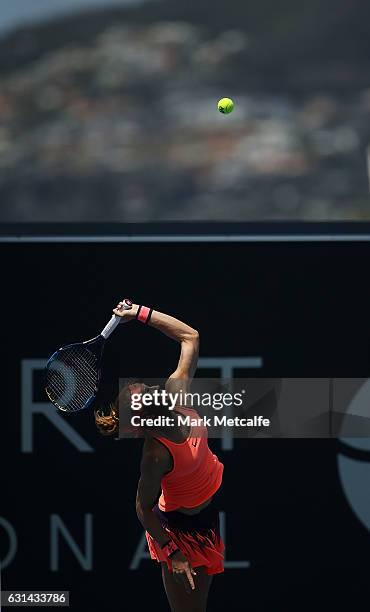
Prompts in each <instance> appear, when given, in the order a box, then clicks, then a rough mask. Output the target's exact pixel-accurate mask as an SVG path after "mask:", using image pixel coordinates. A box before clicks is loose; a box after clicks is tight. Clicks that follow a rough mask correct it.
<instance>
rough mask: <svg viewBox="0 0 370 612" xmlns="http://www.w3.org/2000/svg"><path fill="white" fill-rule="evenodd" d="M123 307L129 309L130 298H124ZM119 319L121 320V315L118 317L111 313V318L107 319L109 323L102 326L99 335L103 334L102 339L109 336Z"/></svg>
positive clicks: (130, 306)
mask: <svg viewBox="0 0 370 612" xmlns="http://www.w3.org/2000/svg"><path fill="white" fill-rule="evenodd" d="M123 308H124V309H125V310H130V309H131V308H132V302H131V300H125V301H124V306H123ZM121 321H122V318H121V317H118V316H117V315H113V316H112V318H111V320H110V321H109V323H107V324H106V326H105V327H104V329H103V331H102V332H101V333H100V335H101V336H103V338H104V340H106V339H107V338H109V336H110V335H111V333H112V332H114V330H115V329H116V327H117V326H118V325H119V324H120V323H121Z"/></svg>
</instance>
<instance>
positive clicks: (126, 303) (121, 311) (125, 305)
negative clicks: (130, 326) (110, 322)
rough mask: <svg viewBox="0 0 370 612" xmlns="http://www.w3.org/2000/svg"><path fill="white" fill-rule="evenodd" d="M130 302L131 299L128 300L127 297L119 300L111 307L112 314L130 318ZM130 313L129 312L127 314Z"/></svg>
mask: <svg viewBox="0 0 370 612" xmlns="http://www.w3.org/2000/svg"><path fill="white" fill-rule="evenodd" d="M132 306H133V304H132V302H131V300H129V299H128V298H125V299H123V300H121V301H120V302H118V304H117V306H116V307H115V308H113V314H115V315H116V316H117V317H122V318H123V319H124V318H127V319H129V318H132V316H131V315H132V312H131V311H132ZM128 313H130V314H128Z"/></svg>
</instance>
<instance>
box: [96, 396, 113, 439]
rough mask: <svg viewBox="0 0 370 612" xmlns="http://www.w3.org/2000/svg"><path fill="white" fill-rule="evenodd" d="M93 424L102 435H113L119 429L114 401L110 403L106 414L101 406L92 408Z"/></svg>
mask: <svg viewBox="0 0 370 612" xmlns="http://www.w3.org/2000/svg"><path fill="white" fill-rule="evenodd" d="M94 415H95V425H96V426H97V428H98V431H99V432H100V433H101V434H102V436H114V435H115V434H117V433H118V431H119V416H118V410H117V407H116V405H115V404H114V403H112V404H110V406H109V412H108V414H107V413H106V412H105V411H104V410H103V409H101V408H97V409H95V410H94Z"/></svg>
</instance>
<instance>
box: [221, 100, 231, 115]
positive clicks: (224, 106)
mask: <svg viewBox="0 0 370 612" xmlns="http://www.w3.org/2000/svg"><path fill="white" fill-rule="evenodd" d="M217 108H218V110H219V111H220V113H223V114H224V115H229V113H232V112H233V110H234V102H233V101H232V100H230V98H221V100H219V102H218V104H217Z"/></svg>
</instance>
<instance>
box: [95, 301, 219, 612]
mask: <svg viewBox="0 0 370 612" xmlns="http://www.w3.org/2000/svg"><path fill="white" fill-rule="evenodd" d="M123 306H124V304H123V301H122V302H120V303H119V304H118V305H117V307H116V308H115V309H114V310H113V313H114V314H115V315H118V316H119V317H122V318H123V319H124V320H125V321H129V320H132V319H136V320H138V321H140V322H142V323H144V324H147V325H151V326H152V327H155V328H156V329H159V330H160V331H161V332H163V333H164V334H166V335H167V336H169V337H170V338H172V339H174V340H176V341H177V342H179V344H180V348H181V351H180V359H179V362H178V365H177V368H176V369H175V371H174V372H173V374H171V376H170V377H169V378H168V380H167V382H166V385H165V390H166V392H167V393H171V394H174V393H179V392H181V391H182V392H183V393H185V392H187V391H188V389H189V384H190V382H191V380H192V377H193V375H194V372H195V370H196V366H197V360H198V350H199V335H198V332H197V331H196V330H194V329H192V328H191V327H190V326H189V325H186V324H185V323H182V322H181V321H179V320H177V319H175V318H174V317H171V316H169V315H166V314H163V313H161V312H157V311H156V310H152V309H149V308H147V307H145V306H138V305H136V304H133V305H132V308H131V309H130V310H125V309H124V307H123ZM153 389H154V388H153V387H148V386H146V385H144V384H142V383H130V384H128V385H126V386H125V387H124V388H123V389H122V390H121V392H120V395H119V397H118V398H117V400H116V402H115V404H114V405H112V406H111V408H110V412H109V414H107V415H105V414H103V413H102V411H101V410H96V411H95V421H96V425H97V427H98V429H99V430H100V432H101V433H102V434H104V435H111V434H116V433H117V432H118V429H119V409H120V410H121V415H122V409H123V406H127V409H128V410H131V399H132V396H133V394H135V398H138V397H139V398H140V397H142V396H143V395H144V394H147V393H151V392H153ZM134 414H135V416H138V415H140V417H142V419H140V421H142V422H144V425H142V432H143V435H144V446H143V454H142V460H141V475H140V480H139V484H138V489H137V498H136V511H137V516H138V518H139V520H140V522H141V523H142V525H143V527H144V529H145V530H146V537H147V541H148V546H149V552H150V556H151V558H152V559H154V560H156V561H158V562H160V563H161V566H162V577H163V584H164V588H165V591H166V595H167V598H168V601H169V604H170V607H171V610H172V611H173V612H204V611H205V610H206V607H207V597H208V592H209V587H210V584H211V581H212V576H213V575H214V574H217V573H221V572H223V570H224V567H223V551H224V544H223V542H222V539H221V536H220V529H219V512H218V508H217V501H216V497H217V496H216V493H217V491H218V490H219V488H220V486H221V482H222V473H223V465H222V463H221V462H220V461H219V460H218V458H217V457H216V455H214V454H213V453H212V452H211V450H210V449H209V447H208V442H207V430H206V428H205V427H204V426H202V425H200V426H198V425H197V426H196V427H190V426H186V425H183V424H180V423H179V419H178V415H183V416H184V415H191V417H197V416H198V415H197V413H196V412H195V411H194V410H192V409H189V408H187V407H186V406H182V405H178V406H176V407H175V409H174V410H173V411H171V412H170V413H169V411H168V408H167V406H164V405H160V406H158V405H155V406H149V407H148V406H145V405H144V403H143V404H142V405H141V407H140V409H139V410H136V411H135V413H134ZM169 414H171V418H172V417H173V418H174V422H175V425H174V426H163V427H149V426H146V425H145V422H146V419H147V418H148V417H153V416H158V415H163V416H165V415H166V416H168V415H169ZM182 420H183V419H182ZM158 498H159V499H158Z"/></svg>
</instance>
